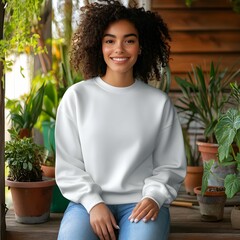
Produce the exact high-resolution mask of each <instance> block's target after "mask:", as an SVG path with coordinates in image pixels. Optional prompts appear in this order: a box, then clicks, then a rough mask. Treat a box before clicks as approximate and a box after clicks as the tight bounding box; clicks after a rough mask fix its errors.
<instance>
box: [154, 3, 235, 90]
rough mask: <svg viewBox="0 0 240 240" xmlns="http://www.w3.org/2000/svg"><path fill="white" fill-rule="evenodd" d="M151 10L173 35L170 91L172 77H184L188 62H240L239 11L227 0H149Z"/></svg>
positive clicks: (173, 83) (174, 88) (225, 63)
mask: <svg viewBox="0 0 240 240" xmlns="http://www.w3.org/2000/svg"><path fill="white" fill-rule="evenodd" d="M152 10H153V11H156V12H158V13H159V14H160V15H161V16H162V17H163V19H164V20H165V22H166V23H167V25H168V27H169V30H170V34H171V37H172V42H171V60H170V69H171V74H172V84H171V90H172V91H176V90H178V87H177V85H176V83H175V81H174V78H175V76H181V77H182V76H185V75H186V73H187V72H188V71H191V65H192V64H193V65H206V66H207V67H208V66H209V63H210V62H211V61H214V62H218V61H221V63H222V64H223V65H226V66H228V67H231V65H233V64H234V63H236V62H237V61H240V14H237V13H235V12H234V11H233V10H232V8H231V5H230V1H227V0H211V1H209V0H198V1H196V2H194V3H193V5H192V7H191V8H188V7H186V5H185V1H184V0H152Z"/></svg>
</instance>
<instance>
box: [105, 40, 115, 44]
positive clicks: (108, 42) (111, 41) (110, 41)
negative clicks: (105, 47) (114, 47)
mask: <svg viewBox="0 0 240 240" xmlns="http://www.w3.org/2000/svg"><path fill="white" fill-rule="evenodd" d="M105 43H107V44H111V43H113V40H112V39H108V40H106V41H105Z"/></svg>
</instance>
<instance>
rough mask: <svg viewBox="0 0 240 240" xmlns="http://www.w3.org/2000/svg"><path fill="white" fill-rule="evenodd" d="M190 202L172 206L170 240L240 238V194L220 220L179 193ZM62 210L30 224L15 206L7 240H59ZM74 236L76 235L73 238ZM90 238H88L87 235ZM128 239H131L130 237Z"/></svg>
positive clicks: (8, 215)
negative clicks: (237, 210)
mask: <svg viewBox="0 0 240 240" xmlns="http://www.w3.org/2000/svg"><path fill="white" fill-rule="evenodd" d="M182 201H184V202H190V203H192V204H193V207H191V208H189V207H178V206H171V207H170V214H171V230H170V237H169V240H206V239H207V238H210V239H211V240H222V239H224V240H236V239H239V240H240V230H236V229H233V228H232V226H231V222H230V213H231V209H232V208H233V206H234V204H237V203H238V204H239V203H240V196H239V195H238V196H236V197H235V198H234V199H232V200H228V201H227V204H226V207H225V209H224V219H223V221H220V222H202V221H201V216H200V212H199V207H198V206H197V200H196V197H195V196H190V195H186V194H185V193H184V192H183V191H182V192H180V193H179V195H178V198H177V199H176V202H178V203H179V202H182ZM61 218H62V214H57V213H51V216H50V220H49V221H48V222H46V223H42V224H35V225H28V224H20V223H17V222H16V221H15V216H14V212H13V210H9V211H8V213H7V216H6V224H7V239H6V240H39V239H44V240H56V239H57V234H58V230H59V224H60V221H61ZM73 240H74V239H73ZM86 240H87V239H86ZM126 240H128V239H126Z"/></svg>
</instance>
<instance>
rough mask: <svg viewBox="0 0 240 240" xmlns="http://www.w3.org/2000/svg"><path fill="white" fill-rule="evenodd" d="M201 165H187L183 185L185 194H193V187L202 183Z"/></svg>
mask: <svg viewBox="0 0 240 240" xmlns="http://www.w3.org/2000/svg"><path fill="white" fill-rule="evenodd" d="M202 176H203V166H187V175H186V177H185V180H184V186H185V190H186V192H187V194H190V195H195V193H194V188H195V187H197V186H201V185H202Z"/></svg>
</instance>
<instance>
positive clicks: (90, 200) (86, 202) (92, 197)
mask: <svg viewBox="0 0 240 240" xmlns="http://www.w3.org/2000/svg"><path fill="white" fill-rule="evenodd" d="M101 202H104V201H103V199H102V198H101V197H100V196H99V195H98V194H96V193H92V194H88V195H87V196H85V197H84V198H82V199H81V201H80V203H81V204H82V205H83V206H84V207H85V208H86V210H87V212H88V213H89V212H90V211H91V209H92V208H93V207H94V206H95V205H97V204H98V203H101Z"/></svg>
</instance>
